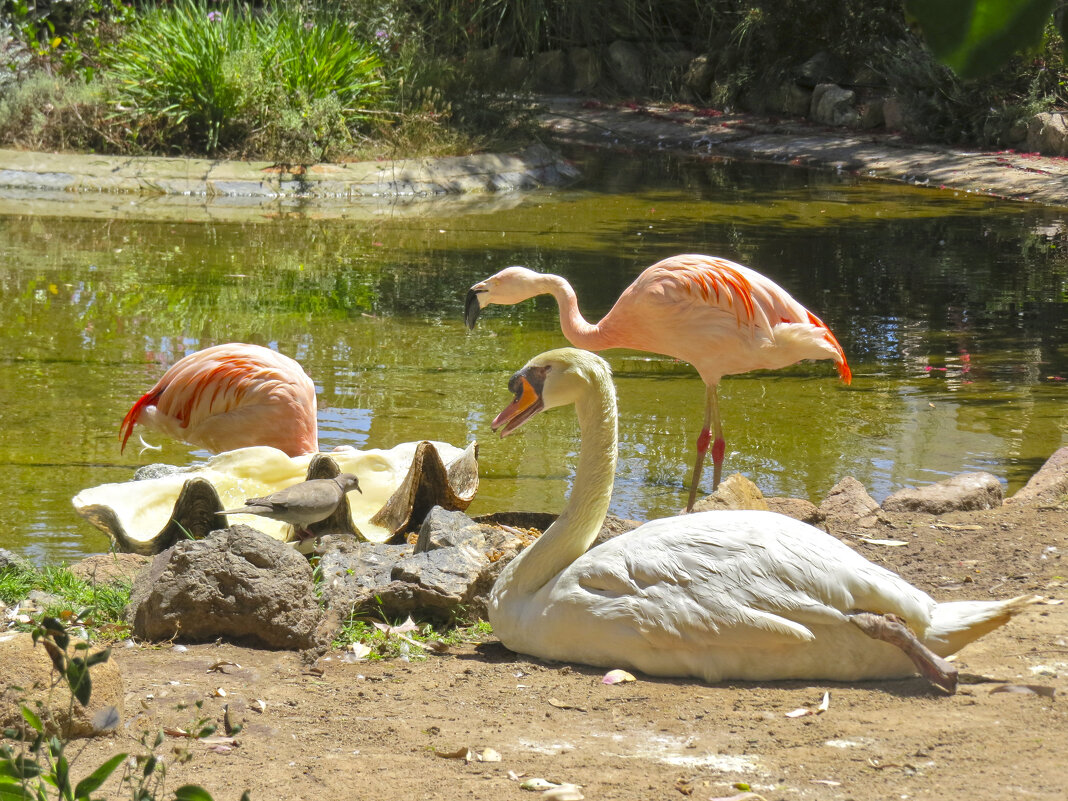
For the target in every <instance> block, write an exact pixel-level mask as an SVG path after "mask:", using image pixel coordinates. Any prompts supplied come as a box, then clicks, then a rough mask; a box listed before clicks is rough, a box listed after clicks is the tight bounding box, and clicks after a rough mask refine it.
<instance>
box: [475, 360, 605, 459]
mask: <svg viewBox="0 0 1068 801" xmlns="http://www.w3.org/2000/svg"><path fill="white" fill-rule="evenodd" d="M593 387H599V388H602V389H603V391H604V392H607V393H609V394H611V393H612V392H613V389H612V370H611V368H609V366H608V362H606V361H605V360H604V359H602V358H601V357H600V356H598V355H596V354H595V353H590V352H589V351H586V350H579V349H578V348H558V349H557V350H550V351H546V352H545V353H542V354H540V355H538V356H535V357H534V358H533V359H531V360H530V361H529V362H527V363H526V365H525V366H524V367H523V369H522V370H520V371H519V372H517V373H516V374H515V375H513V376H512V378H511V379H510V380H509V382H508V389H510V390H511V391H512V393H513V394H514V396H515V397H514V399H513V400H512V402H511V403H510V404H508V406H507V407H506V408H505V409H504V410H503V411H502V412H501V413H500V414H499V415H497V417H496V418H494V420H493V423H492V424H491V426H492V428H493V430H494V431H497V430H498V429H500V432H501V437H502V438H503V437H506V436H508V435H509V434H511V433H512V432H513V431H515V430H516V429H517V428H519V427H520V426H521V425H523V424H524V423H525V422H526V421H527V420H529V419H530V418H531V417H533V416H534V415H536V414H538V412H542V411H545V410H546V409H552V408H555V407H557V406H567V405H568V404H571V403H578V402H580V401H581V400H582V399H584V398H587V397H589V395H590V390H591V388H593ZM613 403H614V396H613Z"/></svg>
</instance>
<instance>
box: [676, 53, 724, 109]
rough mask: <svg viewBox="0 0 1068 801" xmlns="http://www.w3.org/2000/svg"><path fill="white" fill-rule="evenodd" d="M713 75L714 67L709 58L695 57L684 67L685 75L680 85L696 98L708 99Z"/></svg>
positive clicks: (706, 56) (704, 56) (705, 56)
mask: <svg viewBox="0 0 1068 801" xmlns="http://www.w3.org/2000/svg"><path fill="white" fill-rule="evenodd" d="M715 73H716V65H715V62H714V61H713V59H712V58H711V57H710V56H708V55H703V56H697V57H696V58H695V59H693V61H691V62H690V64H689V66H687V67H686V73H685V74H684V75H683V76H682V85H683V86H684V87H685V88H686V89H688V90H689V91H691V92H693V94H694V95H695V96H697V97H702V98H703V97H708V92H709V90H710V89H711V87H712V78H713V77H714V76H715Z"/></svg>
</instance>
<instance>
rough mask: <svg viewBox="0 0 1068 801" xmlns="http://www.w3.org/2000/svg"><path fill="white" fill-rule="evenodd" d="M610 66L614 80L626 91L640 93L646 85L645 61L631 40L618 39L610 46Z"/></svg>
mask: <svg viewBox="0 0 1068 801" xmlns="http://www.w3.org/2000/svg"><path fill="white" fill-rule="evenodd" d="M608 66H609V69H610V70H611V72H612V78H613V80H614V81H615V82H616V83H617V84H618V85H619V88H620V89H622V90H623V91H624V92H628V93H630V94H634V95H640V94H642V93H643V92H644V90H645V88H646V86H645V61H644V59H643V58H642V54H641V51H640V50H639V49H638V48H637V47H635V46H634V45H632V44H631V43H630V42H624V41H622V40H618V39H617V40H616V41H614V42H612V44H610V45H609V46H608Z"/></svg>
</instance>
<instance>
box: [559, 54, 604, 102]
mask: <svg viewBox="0 0 1068 801" xmlns="http://www.w3.org/2000/svg"><path fill="white" fill-rule="evenodd" d="M567 59H568V62H569V64H570V65H571V75H572V79H571V91H572V92H577V93H579V94H585V93H586V92H592V91H593V90H594V89H595V88H596V87H597V84H598V83H600V80H601V60H600V59H599V58H598V57H597V53H595V52H594V51H593V50H590V49H588V48H585V47H574V48H572V49H571V50H569V51H568V53H567Z"/></svg>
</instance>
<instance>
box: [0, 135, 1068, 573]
mask: <svg viewBox="0 0 1068 801" xmlns="http://www.w3.org/2000/svg"><path fill="white" fill-rule="evenodd" d="M572 155H574V156H575V158H576V159H577V160H578V161H580V162H581V166H582V167H583V168H584V170H585V178H584V179H583V181H582V182H581V183H580V184H578V185H576V186H573V187H570V188H567V189H563V190H552V191H543V192H538V193H532V194H525V195H522V196H520V195H515V196H510V197H503V198H502V197H496V198H487V200H486V201H485V202H484V203H482V202H478V203H475V204H468V205H467V206H465V207H464V208H463V210H462V211H455V210H454V209H453V206H454V205H455V204H436V203H424V204H420V205H419V206H418V207H417V208H416V209H415V210H414V211H413V209H412V208H410V207H409V208H404V209H397V210H395V211H394V212H392V213H390V212H388V211H381V213H379V214H377V215H376V216H374V217H372V218H370V219H369V218H368V215H366V214H359V213H358V212H357V211H356V210H353V211H352V213H351V214H346V213H340V214H338V213H334V214H330V215H321V214H318V213H313V212H306V213H301V212H300V211H299V210H298V211H297V212H296V213H293V214H288V215H275V216H270V217H269V216H267V215H253V216H252V217H251V218H250V219H249V221H246V222H241V223H212V222H196V223H184V222H158V221H157V222H145V221H136V220H130V219H110V220H109V219H85V218H84V215H82V214H80V207H79V200H78V198H76V197H71V199H70V201H69V209H70V211H69V215H68V216H59V217H57V216H44V215H40V214H27V215H22V216H13V215H8V216H0V303H2V307H0V308H2V312H0V430H2V432H3V440H2V443H0V486H2V487H3V489H4V496H5V500H4V503H3V504H2V506H0V546H2V547H6V548H8V549H10V550H13V551H15V552H16V553H20V554H23V555H26V556H29V557H30V558H32V559H34V560H35V561H37V562H39V563H45V562H65V561H69V560H72V559H75V558H77V557H79V556H82V555H85V554H90V553H96V552H100V551H104V550H106V549H107V548H108V545H109V543H108V540H107V538H106V537H105V536H104V535H103V534H102V533H100V532H98V531H96V530H95V529H93V528H91V527H90V526H89V524H88V523H86V522H84V521H82V520H81V519H80V518H78V517H77V516H76V515H75V513H74V511H73V509H72V507H71V504H70V499H71V497H72V496H73V495H74V494H75V493H77V492H78V491H79V490H81V489H83V488H85V487H88V486H93V485H96V484H101V483H104V482H110V481H124V480H127V479H129V478H131V476H132V474H133V471H134V469H135V468H136V467H137V466H138V465H140V464H144V463H147V462H150V461H168V462H172V463H176V464H188V463H190V462H191V461H193V460H196V459H198V458H202V457H204V456H206V455H207V454H206V453H205V452H203V451H197V450H195V449H192V448H189V447H186V446H183V445H181V444H178V443H174V442H169V441H164V440H162V438H161V437H159V436H153V435H151V434H149V435H148V436H147V438H148V439H149V440H150V441H151V442H155V443H159V444H162V446H163V450H162V452H156V451H149V452H145V453H143V454H139V453H138V450H139V448H138V447H134V448H132V449H130V448H128V449H127V451H126V453H125V454H124V455H120V454H119V442H118V438H117V433H118V425H119V421H120V420H121V419H122V416H123V414H124V413H125V411H126V410H127V409H128V408H129V406H130V404H131V403H132V402H133V401H134V400H135V399H136V398H137V397H138V396H139V395H140V394H141V393H142V392H144V391H145V390H146V389H147V388H148V387H149V386H151V384H152V383H153V382H154V381H155V380H156V379H157V378H158V377H159V376H160V375H161V374H162V372H163V370H164V369H165V368H166V367H167V366H169V365H170V364H172V363H173V362H174V361H175V360H176V359H178V358H180V357H181V356H183V355H185V354H187V353H190V352H192V351H194V350H197V349H199V348H201V347H205V346H207V345H212V344H216V343H219V342H227V341H246V342H256V343H261V344H265V345H269V346H270V347H273V348H277V349H278V350H281V351H283V352H285V353H287V354H290V355H292V356H294V357H296V358H297V359H298V360H300V361H301V363H302V364H303V365H304V366H305V369H306V370H307V371H308V372H309V374H310V375H311V376H312V377H313V378H314V379H315V382H316V385H317V387H318V391H319V404H320V412H319V420H320V427H321V445H322V447H323V448H324V449H329V448H331V447H333V446H335V445H338V444H342V443H348V444H351V445H354V446H356V447H390V446H392V445H394V444H396V443H398V442H402V441H410V440H417V439H423V438H430V439H439V440H445V441H448V442H451V443H454V444H457V445H462V444H464V443H466V442H468V441H470V440H472V439H477V440H478V441H479V442H480V443H481V460H480V466H481V476H482V483H481V487H480V490H479V494H478V497H477V499H476V501H475V503H474V504H472V506H471V508H470V510H469V512H470V513H471V514H479V513H484V512H490V511H496V510H539V511H541V510H544V511H555V510H558V509H559V508H560V507H561V505H562V503H563V500H564V497H565V496H566V493H567V490H568V487H569V484H570V480H571V477H572V471H573V467H574V461H575V458H574V457H575V455H576V453H577V448H578V440H577V428H576V425H575V419H574V415H573V413H572V412H571V411H568V410H557V411H554V412H551V413H548V414H545V415H542V416H541V417H540V418H539V419H538V420H535V421H533V422H532V423H530V424H528V425H527V426H526V427H525V428H524V429H523V431H522V432H520V433H519V434H517V435H516V436H513V437H511V438H509V439H507V440H503V441H501V440H499V439H497V438H496V437H494V436H493V435H492V434H491V432H490V430H489V422H490V421H491V420H492V419H493V417H494V415H495V414H496V413H497V412H498V411H500V409H501V408H503V407H504V406H505V405H506V404H507V403H508V401H509V399H510V397H509V393H508V390H507V386H506V385H507V380H508V377H509V375H510V374H511V373H512V372H514V371H515V370H516V369H518V368H519V367H520V366H522V365H523V363H524V362H525V361H526V360H527V359H529V358H530V357H531V356H533V355H535V354H537V353H539V352H541V351H543V350H547V349H549V348H553V347H558V346H561V345H565V344H566V342H565V340H564V339H563V337H562V335H561V334H560V333H559V328H558V322H557V318H556V307H555V304H554V302H553V301H552V299H551V298H549V297H542V298H539V299H537V300H534V301H529V302H527V303H524V304H522V305H519V306H515V307H496V306H495V307H491V308H490V309H487V310H486V312H484V314H483V316H482V318H481V320H480V321H479V325H478V328H477V329H476V330H475V331H474V332H472V333H469V332H467V331H466V329H465V328H464V327H463V324H462V319H461V317H462V305H463V298H464V294H465V292H466V289H467V287H468V286H470V285H471V284H472V283H474V282H475V281H477V280H479V279H481V278H484V277H486V276H487V275H489V274H491V273H493V272H495V271H497V270H498V269H500V268H502V267H504V266H506V265H509V264H524V265H526V266H528V267H531V268H534V269H536V270H541V271H551V272H555V273H558V274H561V275H563V276H565V277H567V278H568V279H569V280H570V281H571V282H572V283H573V284H574V286H575V288H576V290H577V293H578V296H579V298H580V299H581V303H582V307H583V311H584V313H585V314H586V316H587V317H588V318H589V319H591V320H596V319H598V318H599V317H600V316H601V315H602V314H603V313H604V312H606V311H607V310H608V309H609V308H610V307H611V305H612V303H613V301H614V300H615V298H616V297H617V296H618V295H619V293H620V291H621V290H622V289H623V288H624V287H625V286H626V285H627V284H629V283H630V281H632V280H633V278H634V277H635V276H636V275H637V274H638V273H639V272H640V271H641V270H642V269H643V268H644V267H646V266H648V265H649V264H652V263H653V262H655V261H657V260H659V259H661V258H663V257H665V256H669V255H672V254H675V253H682V252H697V253H710V254H716V255H720V256H724V257H727V258H730V259H733V260H735V261H739V262H742V263H744V264H747V265H749V266H752V267H754V268H756V269H757V270H760V271H761V272H763V273H765V274H766V275H768V276H770V277H771V278H773V279H774V280H775V281H777V282H779V283H780V284H781V285H782V286H784V287H786V288H787V289H788V290H789V291H790V292H792V293H793V294H794V296H795V297H796V298H797V299H798V300H800V301H801V302H802V303H804V304H805V305H806V306H808V307H809V308H810V309H812V310H813V311H814V312H815V313H817V314H818V315H819V316H820V317H822V318H823V320H824V321H825V322H827V324H828V325H829V326H830V327H831V328H832V329H833V330H834V332H835V333H836V335H837V337H838V339H839V341H840V342H841V343H842V346H843V347H844V348H845V351H846V353H847V355H848V357H849V362H850V364H851V366H852V369H853V374H854V381H853V384H852V386H849V387H846V386H844V385H842V384H841V383H840V382H839V381H838V380H837V377H836V372H835V370H834V368H833V366H832V365H831V363H829V362H822V363H808V364H803V365H798V366H796V367H793V368H789V369H786V370H780V371H777V372H774V373H753V374H747V375H741V376H734V377H728V378H726V379H725V380H724V382H723V384H722V387H721V408H722V412H723V416H724V424H725V432H726V437H727V452H728V457H727V464H726V470H725V474H730V473H732V472H736V471H737V472H742V473H744V474H745V475H747V476H749V477H750V478H751V479H753V480H754V481H755V482H756V483H757V485H758V486H759V487H760V488H761V490H763V492H764V493H765V495H786V496H795V497H803V498H809V499H811V500H813V501H815V502H817V503H818V502H819V501H820V500H821V499H822V498H823V497H824V495H825V494H826V492H827V490H829V489H830V488H831V486H832V485H834V484H835V483H836V482H837V481H838V480H839V479H841V478H842V477H843V476H847V475H852V476H855V477H856V478H857V479H859V480H860V481H861V482H862V483H863V484H864V485H865V486H866V487H867V488H868V490H869V492H870V493H871V494H872V495H873V496H874V497H875V498H876V499H878V500H881V499H882V498H884V497H886V495H888V494H889V493H890V492H892V491H894V490H896V489H899V488H901V487H903V486H908V485H919V484H924V483H929V482H932V481H937V480H940V479H942V478H945V477H948V476H950V475H953V474H955V473H958V472H961V471H970V470H986V471H989V472H992V473H994V474H995V475H996V476H998V477H999V478H1000V479H1001V480H1002V481H1003V482H1004V483H1005V484H1006V491H1007V492H1010V493H1011V492H1013V491H1015V490H1016V489H1018V488H1019V487H1020V486H1022V484H1023V483H1024V482H1025V481H1026V480H1027V478H1028V477H1029V476H1030V475H1031V474H1032V473H1033V472H1034V471H1035V470H1036V469H1037V468H1038V467H1039V466H1040V465H1041V464H1042V462H1043V461H1044V460H1045V458H1046V457H1048V456H1049V455H1050V454H1051V453H1052V452H1053V451H1054V450H1056V449H1057V448H1058V447H1060V446H1061V445H1062V444H1063V443H1064V442H1065V440H1066V424H1065V417H1064V411H1063V410H1064V406H1063V403H1064V398H1065V392H1066V387H1068V384H1066V382H1065V381H1064V380H1063V379H1064V378H1065V377H1068V345H1066V344H1065V343H1066V339H1068V338H1066V336H1065V334H1066V327H1068V325H1066V309H1068V300H1066V277H1068V253H1066V249H1065V245H1066V242H1068V233H1066V230H1068V229H1066V215H1065V210H1063V209H1048V208H1042V207H1037V206H1031V205H1027V204H1020V203H1006V202H997V201H992V200H988V199H981V198H976V197H970V196H966V195H963V194H955V193H953V192H947V191H936V190H920V189H911V188H906V187H900V186H895V185H888V184H881V183H874V182H858V181H856V180H855V179H853V178H850V177H848V176H836V175H832V174H828V173H825V172H811V171H807V170H803V169H796V168H786V167H773V166H767V165H764V166H760V165H751V164H738V163H718V162H716V163H709V162H693V161H683V162H680V161H674V160H669V159H661V158H655V157H650V156H649V155H641V156H636V155H629V154H622V155H605V154H587V153H576V154H572ZM189 202H190V203H191V202H192V201H189ZM9 207H10V206H9ZM27 208H30V206H27ZM198 219H203V216H201V215H198ZM605 355H606V356H607V358H608V360H609V361H610V362H611V364H612V366H613V368H614V370H615V372H616V383H617V386H618V389H619V402H620V466H619V470H618V473H617V478H616V489H615V495H614V497H613V501H612V511H613V512H614V513H616V514H618V515H621V516H625V517H633V518H638V519H649V518H654V517H658V516H664V515H669V514H673V513H675V512H677V511H678V510H679V509H680V508H681V507H682V506H683V505H684V503H685V494H686V482H687V480H688V475H689V469H690V465H691V464H692V458H693V454H694V441H695V439H696V437H697V433H698V430H699V429H700V426H701V421H702V413H703V398H704V394H703V393H704V390H703V385H702V384H701V382H700V380H699V379H698V377H697V375H696V373H695V372H694V371H693V369H692V368H691V367H689V366H688V365H685V364H679V363H675V362H672V361H671V360H670V359H667V358H663V357H659V356H655V355H649V354H634V353H629V352H623V351H609V352H608V353H606V354H605ZM709 483H710V472H709V473H706V479H705V488H706V489H707V488H708V486H709Z"/></svg>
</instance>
